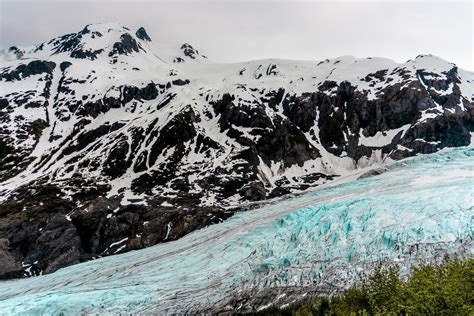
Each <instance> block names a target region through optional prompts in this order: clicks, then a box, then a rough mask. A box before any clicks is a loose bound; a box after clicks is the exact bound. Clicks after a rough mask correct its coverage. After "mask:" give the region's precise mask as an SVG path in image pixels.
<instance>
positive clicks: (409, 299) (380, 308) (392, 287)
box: [251, 259, 474, 316]
mask: <svg viewBox="0 0 474 316" xmlns="http://www.w3.org/2000/svg"><path fill="white" fill-rule="evenodd" d="M473 283H474V259H470V260H467V261H460V260H446V261H445V263H443V264H442V265H439V266H435V265H427V266H421V267H418V268H415V269H414V270H413V271H412V273H411V276H410V278H409V279H408V280H407V281H405V282H403V281H402V280H400V278H399V276H398V271H397V270H396V269H394V268H393V267H388V268H383V267H378V268H376V269H375V270H374V272H373V273H372V274H371V275H370V276H369V277H367V278H366V279H365V280H364V281H363V282H362V283H361V284H360V285H359V286H357V287H353V288H351V289H348V290H347V291H345V292H344V294H343V295H341V296H337V297H332V298H326V297H316V298H315V299H313V300H312V301H309V302H304V303H300V304H296V305H291V306H288V307H286V308H284V309H279V308H278V307H271V308H270V309H267V310H263V311H259V312H254V313H251V314H252V315H280V316H286V315H288V316H289V315H291V316H314V315H330V316H333V315H335V316H336V315H344V316H345V315H354V316H364V315H470V316H472V315H474V288H473Z"/></svg>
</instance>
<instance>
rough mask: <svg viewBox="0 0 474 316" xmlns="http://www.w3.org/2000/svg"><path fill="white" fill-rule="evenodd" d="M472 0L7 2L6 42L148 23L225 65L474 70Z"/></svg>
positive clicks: (158, 39) (1, 28) (1, 19)
mask: <svg viewBox="0 0 474 316" xmlns="http://www.w3.org/2000/svg"><path fill="white" fill-rule="evenodd" d="M473 10H474V8H473V3H472V1H469V0H467V1H450V0H446V1H439V0H435V1H428V0H419V1H416V2H414V1H382V0H379V1H377V0H372V1H357V0H351V1H292V0H286V1H284V0H280V1H278V0H277V1H263V0H261V1H242V0H240V1H235V0H220V1H207V0H206V1H204V0H203V1H196V0H195V1H185V0H174V1H160V0H154V1H152V0H149V1H146V0H141V1H140V0H135V1H133V0H129V1H123V0H121V1H112V0H96V1H93V2H92V1H77V0H62V1H51V0H0V48H6V47H9V46H12V45H18V46H22V45H31V44H36V43H40V42H43V41H47V40H49V39H51V38H53V37H55V36H59V35H62V34H65V33H70V32H76V31H79V30H80V29H82V28H83V27H84V26H85V25H86V24H89V23H96V22H118V23H120V24H122V25H124V26H128V27H130V28H132V29H136V28H138V27H139V26H144V27H145V28H146V30H147V31H148V34H149V35H150V37H151V38H152V40H153V42H154V43H155V45H156V46H157V47H158V48H157V50H158V53H159V45H160V43H165V42H170V41H171V42H176V43H183V42H189V43H191V44H192V45H193V46H195V47H196V48H197V49H198V50H200V51H201V52H202V53H204V54H206V55H207V56H208V57H209V58H210V59H212V60H215V61H230V62H232V61H242V60H250V59H260V58H290V59H317V60H320V59H325V58H333V57H337V56H341V55H354V56H357V57H367V56H380V57H387V58H391V59H394V60H396V61H398V62H402V61H406V60H408V59H412V58H414V57H416V56H417V55H418V54H428V53H430V54H434V55H437V56H440V57H442V58H443V59H446V60H448V61H450V62H454V63H456V64H457V65H458V66H460V67H461V68H465V69H469V70H474V62H473V41H474V40H473V37H474V36H473V35H474V34H473V33H474V32H473V15H474V14H473Z"/></svg>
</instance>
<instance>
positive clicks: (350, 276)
mask: <svg viewBox="0 0 474 316" xmlns="http://www.w3.org/2000/svg"><path fill="white" fill-rule="evenodd" d="M378 171H379V172H377V173H380V174H379V175H374V176H367V177H361V178H360V179H359V180H355V181H351V182H347V183H343V184H339V185H336V186H331V187H325V188H321V189H318V190H315V191H313V192H309V193H306V194H304V195H300V196H296V197H293V198H290V199H285V200H281V201H276V202H274V203H271V204H268V205H266V206H265V207H262V208H260V209H256V210H252V211H248V212H243V213H239V214H237V215H235V216H233V217H232V218H230V219H229V220H227V221H225V222H224V223H221V224H217V225H213V226H210V227H207V228H205V229H202V230H199V231H196V232H194V233H192V234H189V235H187V236H185V237H184V238H182V239H180V240H177V241H172V242H169V243H165V244H160V245H157V246H154V247H150V248H147V249H143V250H138V251H132V252H128V253H125V254H121V255H116V256H111V257H106V258H101V259H98V260H94V261H90V262H86V263H82V264H78V265H74V266H70V267H67V268H64V269H61V270H59V271H57V272H55V273H53V274H49V275H44V276H40V277H34V278H28V279H21V280H12V281H3V282H0V311H1V313H5V314H21V313H25V314H41V313H45V314H57V313H61V312H63V313H66V314H70V313H101V314H102V313H105V314H107V313H110V314H112V313H117V312H134V313H138V312H144V311H147V312H156V313H158V314H165V313H180V312H184V311H210V310H213V309H215V308H217V307H220V308H225V307H226V306H234V307H235V305H232V304H235V301H236V298H238V297H239V296H241V297H243V296H245V295H247V296H249V295H250V296H254V297H255V296H258V294H259V293H264V291H269V290H278V291H277V292H276V291H274V292H268V293H282V294H281V295H279V296H278V297H275V298H274V299H275V300H278V299H279V298H280V297H282V296H284V295H285V294H284V293H285V291H289V290H295V289H302V292H301V294H303V289H305V290H306V289H310V288H313V289H318V288H319V289H323V290H324V291H325V292H327V293H337V292H338V291H340V290H341V289H343V288H344V287H347V286H348V285H351V284H352V283H353V282H357V280H358V278H359V277H360V276H361V275H363V273H367V272H369V271H370V270H371V269H372V268H373V267H374V266H375V265H377V264H379V263H381V262H383V263H389V264H395V265H399V266H400V267H401V273H406V272H407V271H409V269H410V268H411V267H412V266H414V265H418V264H422V263H426V262H439V261H441V260H442V259H443V257H444V256H445V255H450V256H457V257H462V258H470V257H472V256H473V244H472V239H473V227H474V226H473V217H474V203H473V199H474V196H473V195H474V194H473V192H474V181H473V180H474V148H472V147H467V148H466V147H465V148H459V149H453V150H451V151H449V152H443V153H436V154H431V155H424V156H418V157H414V158H410V159H407V160H403V161H400V162H396V163H393V164H390V165H386V166H383V167H379V170H378ZM233 302H234V303H233Z"/></svg>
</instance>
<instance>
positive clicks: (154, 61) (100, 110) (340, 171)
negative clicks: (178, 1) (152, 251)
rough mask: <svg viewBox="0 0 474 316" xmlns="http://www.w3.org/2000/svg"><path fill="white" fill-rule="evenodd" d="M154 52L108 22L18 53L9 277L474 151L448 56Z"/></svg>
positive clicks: (0, 96) (470, 91)
mask: <svg viewBox="0 0 474 316" xmlns="http://www.w3.org/2000/svg"><path fill="white" fill-rule="evenodd" d="M152 40H153V39H152V38H150V36H149V35H148V34H147V32H146V31H145V30H144V29H143V28H140V29H139V30H137V31H136V32H134V31H131V30H129V29H127V28H125V27H121V26H119V25H117V24H110V23H107V24H96V25H88V26H86V27H85V28H84V29H83V30H81V31H79V32H78V33H72V34H67V35H64V36H61V37H58V38H55V39H52V40H51V41H49V42H47V43H42V44H40V45H37V46H34V47H30V48H17V47H13V48H10V49H9V50H7V51H5V52H3V55H2V59H1V60H2V64H1V69H0V181H1V182H0V200H1V202H0V203H1V204H0V236H6V238H5V239H3V240H4V242H3V243H0V261H1V260H4V262H7V261H8V262H9V263H11V264H9V265H7V264H5V265H3V267H5V268H4V269H3V270H2V268H0V275H3V276H4V277H10V276H21V275H24V271H25V268H24V267H28V268H27V269H28V273H30V274H35V273H39V271H44V272H51V271H54V270H56V269H57V268H59V267H62V266H65V265H69V264H72V263H76V262H79V261H81V260H88V259H90V258H91V257H97V256H104V255H108V254H113V253H118V252H123V251H127V250H131V249H138V248H143V247H147V246H150V245H154V244H156V243H158V242H161V241H167V240H171V239H176V238H179V237H181V236H183V235H184V234H186V233H188V232H191V231H193V230H195V229H198V228H202V227H204V226H207V225H209V224H211V223H217V222H220V221H222V220H224V219H226V218H227V217H229V216H230V215H232V214H233V213H234V212H235V211H236V210H240V209H246V208H249V207H250V204H246V203H248V202H254V201H263V200H265V199H268V198H273V197H279V196H283V195H285V194H289V193H298V192H301V191H304V190H307V189H309V188H313V187H315V186H317V185H321V184H323V183H326V182H328V181H330V180H333V179H335V178H337V177H340V176H345V175H348V174H351V173H353V172H354V171H355V170H357V169H360V168H366V167H371V166H377V165H379V164H381V163H384V162H389V161H392V160H399V159H402V158H405V157H409V156H413V155H416V154H419V153H423V154H424V153H432V152H436V151H438V150H440V149H442V148H445V147H456V146H466V145H469V144H470V143H471V133H472V132H473V131H474V116H473V114H474V104H473V101H474V99H473V98H474V74H473V73H472V72H469V71H466V70H462V69H459V68H458V67H456V65H454V64H452V63H449V62H446V61H444V60H442V59H440V58H438V57H435V56H432V55H420V56H418V57H416V58H415V59H413V60H410V61H407V62H406V63H403V64H398V63H395V62H394V61H391V60H388V59H383V58H363V59H358V58H354V57H350V56H344V57H339V58H335V59H327V60H324V61H292V60H276V59H268V60H257V61H249V62H241V63H231V64H222V63H214V62H212V61H211V60H209V59H208V58H207V57H206V56H205V55H203V54H202V53H201V52H199V51H198V50H196V49H195V48H193V47H192V46H191V45H190V44H187V43H182V44H179V45H176V46H175V47H172V46H169V47H168V46H166V47H161V46H160V44H159V43H153V42H152ZM19 232H20V233H19ZM5 240H6V241H5ZM0 241H2V239H0ZM2 256H3V257H2ZM2 258H4V259H2ZM5 258H6V259H5ZM22 265H23V266H22ZM32 267H34V268H32ZM35 271H36V272H35Z"/></svg>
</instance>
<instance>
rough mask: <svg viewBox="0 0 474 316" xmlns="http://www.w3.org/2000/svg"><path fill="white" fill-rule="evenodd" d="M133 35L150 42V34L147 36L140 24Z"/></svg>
mask: <svg viewBox="0 0 474 316" xmlns="http://www.w3.org/2000/svg"><path fill="white" fill-rule="evenodd" d="M135 35H136V36H137V37H138V38H139V39H141V40H143V41H147V42H151V38H150V36H148V33H147V32H146V30H145V28H144V27H143V26H142V27H140V28H139V29H138V30H137V32H136V33H135Z"/></svg>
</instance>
